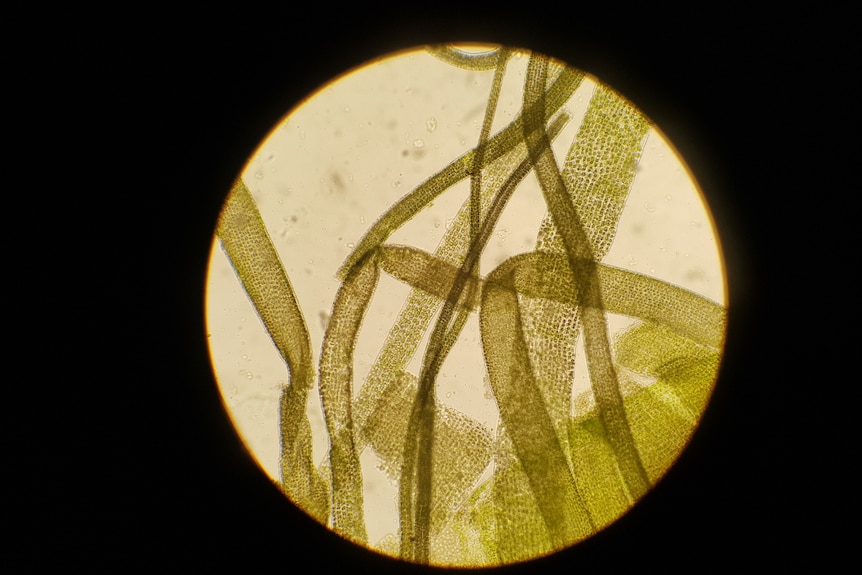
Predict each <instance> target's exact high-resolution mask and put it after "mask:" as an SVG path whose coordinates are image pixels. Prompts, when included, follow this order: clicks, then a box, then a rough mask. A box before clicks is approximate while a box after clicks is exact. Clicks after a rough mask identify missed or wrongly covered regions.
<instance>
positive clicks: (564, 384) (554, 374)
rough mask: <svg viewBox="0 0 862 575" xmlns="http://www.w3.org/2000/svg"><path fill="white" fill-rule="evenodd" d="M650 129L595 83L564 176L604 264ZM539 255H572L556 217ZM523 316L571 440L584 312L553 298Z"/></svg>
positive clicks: (561, 428) (545, 387) (551, 402)
mask: <svg viewBox="0 0 862 575" xmlns="http://www.w3.org/2000/svg"><path fill="white" fill-rule="evenodd" d="M648 130H649V122H648V121H647V119H646V118H645V117H644V116H643V114H641V113H640V112H638V111H637V110H636V109H634V108H633V107H632V106H631V104H629V103H628V102H627V101H625V100H624V99H623V98H621V97H620V96H618V95H617V94H616V93H615V92H613V91H612V90H611V89H609V88H607V87H605V86H602V85H596V86H595V88H594V89H593V94H592V97H591V98H590V102H589V106H588V107H587V110H586V113H585V115H584V118H583V121H582V122H581V126H580V128H579V130H578V133H577V136H576V137H575V139H574V141H573V142H572V145H571V147H570V148H569V151H568V154H567V155H566V159H565V164H564V166H563V169H562V171H561V176H562V179H563V182H564V183H565V187H566V191H567V193H568V195H569V196H570V197H571V199H572V203H573V204H574V206H575V209H576V211H577V213H578V216H579V217H580V218H581V224H582V226H583V229H584V234H585V235H586V238H587V241H588V242H589V245H590V248H591V250H592V254H593V259H594V260H595V261H596V262H600V261H602V259H603V258H604V257H605V256H606V255H607V253H608V251H609V249H610V247H611V244H612V243H613V240H614V237H615V236H616V232H617V227H618V225H619V219H620V216H621V215H622V212H623V208H624V207H625V205H626V203H627V201H628V198H629V192H630V190H631V187H632V183H633V181H634V177H635V173H636V168H637V164H638V161H639V159H640V156H641V149H642V147H643V145H644V142H645V139H646V134H647V131H648ZM536 250H537V251H540V252H548V253H554V254H560V255H564V254H565V253H566V252H565V247H564V245H563V243H562V239H561V237H560V235H559V234H558V233H557V229H556V227H555V226H554V223H553V219H552V218H551V216H550V215H549V214H546V216H545V218H544V220H543V222H542V225H541V227H540V229H539V234H538V237H537V240H536ZM599 283H600V284H603V282H601V281H600V282H599ZM522 311H523V320H524V325H525V328H526V330H527V331H528V332H529V334H530V337H529V338H528V342H527V343H528V348H529V352H530V358H531V360H532V361H533V365H534V367H535V370H536V376H537V380H538V381H539V383H540V386H541V388H542V393H543V395H544V397H545V399H546V401H547V402H548V409H549V411H550V412H551V416H552V418H553V419H554V425H555V427H556V428H557V432H558V434H559V435H560V438H561V441H563V442H565V441H566V437H567V435H568V433H567V431H566V429H567V425H568V419H569V415H570V408H571V401H572V380H573V376H574V372H575V358H576V356H577V354H578V353H579V349H578V338H579V337H580V331H581V312H580V310H579V309H577V308H574V309H573V308H571V307H567V306H562V305H560V304H559V303H556V302H553V301H547V300H543V301H538V302H537V301H530V300H525V301H523V302H522ZM561 359H562V360H563V365H560V360H561Z"/></svg>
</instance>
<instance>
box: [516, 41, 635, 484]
mask: <svg viewBox="0 0 862 575" xmlns="http://www.w3.org/2000/svg"><path fill="white" fill-rule="evenodd" d="M547 68H548V60H547V57H545V56H540V55H533V56H532V57H531V58H530V62H529V64H528V66H527V78H526V81H525V85H524V109H525V115H524V124H523V125H524V139H525V140H526V142H527V149H528V151H529V155H530V159H531V160H532V162H533V165H534V167H535V170H536V175H537V176H538V179H539V183H540V185H541V187H542V192H543V194H544V196H545V201H546V203H547V204H548V211H549V212H550V214H551V217H552V218H553V221H554V226H555V227H556V229H557V232H558V233H559V234H560V237H561V239H562V243H563V245H564V247H565V251H566V255H567V256H568V258H569V264H570V266H571V269H572V273H573V274H574V275H575V276H576V277H578V278H579V279H581V280H582V285H583V289H582V292H581V294H580V299H581V301H582V302H584V304H585V306H584V307H583V312H582V320H583V324H584V342H585V343H584V347H585V349H586V353H587V366H588V369H589V372H590V381H591V384H592V387H593V392H594V394H595V396H596V402H597V403H598V405H599V409H600V413H601V417H602V419H603V422H604V424H605V427H606V428H607V430H608V438H609V441H610V444H611V446H612V447H613V450H614V453H615V454H616V456H617V460H618V464H619V467H620V472H621V473H622V475H623V478H624V480H625V484H626V487H627V488H628V490H629V493H630V496H631V498H632V499H633V500H637V499H640V498H641V497H642V496H643V495H644V494H645V493H646V491H647V489H648V488H649V479H648V477H647V474H646V471H645V470H644V467H643V463H642V462H641V458H640V455H639V454H638V451H637V447H636V446H635V443H634V439H633V438H632V434H631V429H630V428H629V425H628V420H627V418H626V412H625V408H624V406H623V401H622V395H621V393H620V388H619V383H618V381H617V375H616V372H615V370H614V366H613V363H612V359H611V351H610V342H609V340H608V333H607V324H606V321H605V315H604V314H605V312H604V308H603V305H602V300H601V287H600V285H599V283H598V281H597V278H596V272H595V268H596V262H595V260H594V259H593V258H594V256H593V250H592V248H591V246H590V244H589V240H588V239H587V236H586V233H585V232H584V229H583V225H582V224H581V219H580V217H579V216H578V213H577V210H576V209H575V207H574V204H573V203H572V201H571V198H570V197H569V195H568V193H567V191H566V186H565V183H564V181H563V179H562V177H561V175H560V172H559V170H558V168H557V163H556V160H555V159H554V153H553V150H552V149H551V146H550V141H549V140H548V137H547V134H546V133H545V132H544V128H543V126H544V121H543V119H542V115H541V110H542V109H543V107H544V106H543V104H544V101H545V90H544V87H545V82H546V76H547Z"/></svg>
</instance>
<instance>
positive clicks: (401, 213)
mask: <svg viewBox="0 0 862 575" xmlns="http://www.w3.org/2000/svg"><path fill="white" fill-rule="evenodd" d="M583 78H584V73H583V72H581V71H580V70H575V69H573V68H564V69H563V70H562V71H561V72H560V75H559V76H557V78H556V79H555V80H554V82H553V83H552V84H551V86H550V87H549V88H548V93H547V99H546V103H547V106H545V101H543V104H542V106H543V107H542V108H541V109H539V108H537V109H536V112H537V113H538V114H539V115H542V117H543V118H544V120H547V119H548V118H551V117H552V116H553V115H554V113H556V111H557V110H559V109H560V108H561V107H562V105H563V104H564V103H566V101H567V100H568V99H569V98H570V97H571V96H572V94H573V93H574V91H575V90H576V89H577V87H578V86H579V85H580V83H581V81H582V80H583ZM542 112H544V114H542ZM541 128H542V132H543V133H544V125H542V126H541ZM530 131H531V132H532V131H533V130H532V129H531V130H530ZM523 142H524V128H523V113H521V114H520V115H519V116H518V117H517V118H515V120H513V121H512V122H511V123H510V124H509V125H508V126H506V127H505V128H504V129H502V130H501V131H499V132H497V133H496V134H495V135H494V136H493V137H492V138H491V139H490V140H488V142H487V147H486V148H485V152H484V154H485V156H484V161H483V162H482V165H481V167H483V168H484V167H485V166H487V165H489V164H490V163H492V162H493V161H494V160H496V159H497V158H499V157H500V156H502V155H503V154H505V153H506V152H508V151H510V150H512V149H513V148H515V147H517V146H519V145H520V144H522V143H523ZM475 154H476V150H470V151H469V152H467V153H465V154H463V155H461V156H459V157H458V158H456V159H455V160H453V161H452V162H450V163H449V165H448V166H446V167H445V168H443V169H442V170H441V171H439V172H437V173H436V174H434V175H433V176H431V177H430V178H428V179H427V180H425V182H423V183H422V184H421V185H419V186H418V187H417V188H416V189H415V190H413V191H412V192H410V193H409V194H407V195H406V196H404V197H403V198H401V199H400V200H399V201H398V202H397V203H396V204H395V205H394V206H392V207H391V208H389V210H387V212H386V213H385V214H383V215H382V216H381V217H380V218H379V219H378V220H377V221H376V222H374V224H373V225H372V226H371V228H370V229H369V230H368V231H367V232H366V233H365V236H363V238H362V239H361V240H360V241H359V243H358V244H357V245H356V247H355V248H354V250H353V251H352V252H351V253H350V255H349V256H348V257H347V259H346V260H345V261H344V263H343V264H342V265H341V268H339V270H338V274H337V275H338V277H339V278H341V279H344V278H345V277H346V276H347V273H348V271H349V270H350V268H351V267H353V266H354V265H355V264H356V262H357V261H359V260H360V259H361V258H362V257H363V256H364V255H365V254H366V253H368V252H369V251H371V250H374V249H376V248H377V247H378V246H380V244H382V243H383V242H385V241H386V240H387V239H388V238H389V236H390V235H391V234H392V233H393V232H394V231H395V230H397V229H398V228H400V227H401V226H402V225H404V223H405V222H407V221H409V220H410V219H411V218H413V216H415V215H416V214H418V213H419V212H420V211H421V210H422V208H424V207H425V206H426V205H428V203H429V202H432V201H433V200H434V199H435V198H437V196H439V195H440V194H442V193H443V192H444V191H446V190H447V189H449V188H450V187H452V186H453V185H455V184H457V183H458V182H460V181H461V180H463V179H464V178H466V177H467V176H469V175H470V171H471V170H472V169H473V168H474V167H475V165H474V159H473V158H474V155H475ZM523 155H524V156H526V155H527V154H526V151H524V152H523Z"/></svg>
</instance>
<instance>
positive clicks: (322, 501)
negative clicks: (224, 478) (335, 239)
mask: <svg viewBox="0 0 862 575" xmlns="http://www.w3.org/2000/svg"><path fill="white" fill-rule="evenodd" d="M216 233H217V235H218V238H219V240H221V243H222V247H223V248H224V251H225V253H226V254H227V256H228V259H230V262H231V265H233V267H234V270H235V271H236V274H237V276H238V277H239V280H240V282H241V283H242V286H243V288H244V289H245V291H246V293H247V294H248V297H249V298H250V299H251V301H252V304H253V305H254V307H255V310H256V311H257V313H258V315H259V317H260V319H261V321H262V322H263V325H264V328H265V329H266V332H267V333H268V334H269V336H270V338H271V339H272V342H273V343H274V344H275V347H276V348H277V349H278V351H279V353H280V354H281V356H282V358H283V359H284V361H285V363H286V364H287V368H288V370H289V372H290V376H291V380H290V385H289V386H288V387H287V388H285V389H283V390H282V395H281V409H280V415H281V438H282V440H281V442H282V451H281V469H282V484H283V486H284V489H285V490H286V491H287V494H288V495H289V496H290V497H291V498H292V499H293V500H294V501H296V503H297V504H298V505H299V506H300V507H302V508H303V509H305V510H306V511H307V512H308V513H309V514H311V515H312V516H313V517H315V518H316V519H317V520H318V521H320V522H321V523H324V524H325V523H326V522H327V517H328V515H329V507H328V499H329V497H328V493H327V486H326V484H325V482H324V480H323V479H322V478H321V477H320V475H319V474H318V472H317V469H315V467H314V462H313V460H312V451H311V428H310V425H309V422H308V416H307V415H306V412H305V410H306V402H307V398H308V391H309V390H310V389H311V387H312V386H313V385H314V380H315V370H314V365H313V362H312V358H311V344H310V340H309V336H308V328H307V327H306V324H305V319H304V318H303V316H302V312H301V311H300V309H299V305H298V304H297V301H296V296H295V295H294V293H293V287H292V286H291V285H290V280H288V279H287V274H286V273H285V271H284V267H283V266H282V265H281V260H279V257H278V254H277V253H276V251H275V247H274V246H273V245H272V240H271V239H270V237H269V233H268V232H267V231H266V228H265V227H264V224H263V220H262V219H261V217H260V212H259V211H258V209H257V204H255V202H254V198H252V196H251V192H250V191H249V189H248V188H247V187H246V185H245V184H244V183H243V182H242V180H241V179H238V180H237V181H236V182H235V183H234V185H233V188H231V191H230V194H229V195H228V198H227V201H226V202H225V206H224V209H223V211H222V213H221V216H220V217H219V221H218V227H217V228H216Z"/></svg>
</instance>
